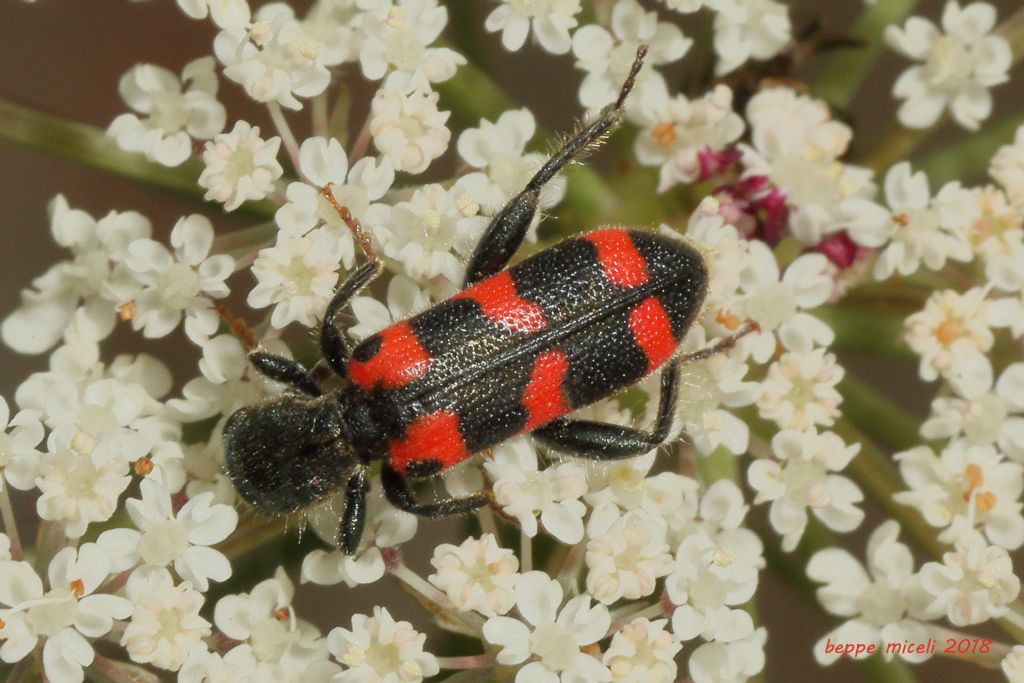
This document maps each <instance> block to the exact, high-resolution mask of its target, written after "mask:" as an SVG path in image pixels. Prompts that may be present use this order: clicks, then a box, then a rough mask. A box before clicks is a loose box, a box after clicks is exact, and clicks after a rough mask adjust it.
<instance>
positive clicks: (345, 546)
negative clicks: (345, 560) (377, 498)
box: [338, 467, 370, 555]
mask: <svg viewBox="0 0 1024 683" xmlns="http://www.w3.org/2000/svg"><path fill="white" fill-rule="evenodd" d="M369 488H370V486H369V484H368V483H367V481H366V469H365V468H362V467H357V468H356V469H355V471H354V472H352V474H350V475H349V478H348V483H347V484H346V485H345V512H344V514H342V516H341V524H340V525H339V526H338V546H339V547H340V548H341V552H343V553H344V554H346V555H354V554H355V552H356V550H358V549H359V541H360V539H362V537H363V527H364V526H366V491H367V489H369Z"/></svg>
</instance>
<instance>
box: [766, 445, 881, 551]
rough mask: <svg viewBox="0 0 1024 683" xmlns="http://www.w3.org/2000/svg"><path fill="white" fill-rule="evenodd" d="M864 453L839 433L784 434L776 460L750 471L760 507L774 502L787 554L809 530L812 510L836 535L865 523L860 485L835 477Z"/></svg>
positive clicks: (774, 515)
mask: <svg viewBox="0 0 1024 683" xmlns="http://www.w3.org/2000/svg"><path fill="white" fill-rule="evenodd" d="M859 450H860V444H851V445H849V446H847V445H846V444H845V443H843V440H842V439H841V438H840V437H839V436H838V435H837V434H834V433H833V432H822V433H821V434H818V433H817V432H816V431H815V430H813V429H810V430H806V431H801V430H797V429H784V430H782V431H780V432H779V433H777V434H776V435H775V436H774V437H772V453H773V454H774V455H775V457H776V458H778V460H779V462H776V461H774V460H764V459H762V460H755V461H754V462H753V463H752V464H751V466H750V469H749V470H747V478H748V479H749V481H750V485H751V487H753V489H754V490H755V491H757V497H756V498H755V499H754V503H763V502H766V501H772V505H771V512H770V519H771V524H772V526H773V527H774V528H775V530H776V531H778V532H779V533H781V534H782V536H783V538H782V549H783V550H785V551H787V552H789V551H791V550H793V549H794V548H796V545H797V543H798V542H799V541H800V537H801V536H803V533H804V529H805V528H806V526H807V510H808V509H810V511H811V512H813V513H814V516H815V517H817V518H818V519H820V520H821V521H822V522H823V523H824V524H825V526H827V527H828V528H830V529H833V530H835V531H843V532H845V531H852V530H853V529H855V528H857V526H858V525H859V524H860V522H861V520H862V519H864V511H863V510H860V509H859V508H857V507H856V504H857V503H859V502H860V501H862V500H864V494H862V493H861V491H860V489H859V488H857V485H856V484H854V483H853V482H852V481H850V480H849V479H847V478H846V477H842V476H839V475H838V474H835V473H836V472H841V471H842V470H844V469H845V468H846V466H847V465H848V464H850V461H851V460H852V459H853V457H854V456H855V455H856V454H857V452H858V451H859Z"/></svg>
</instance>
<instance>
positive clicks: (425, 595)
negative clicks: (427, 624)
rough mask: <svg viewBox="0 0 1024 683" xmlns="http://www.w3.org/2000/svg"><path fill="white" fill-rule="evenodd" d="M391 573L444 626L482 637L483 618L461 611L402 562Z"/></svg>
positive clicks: (475, 636)
mask: <svg viewBox="0 0 1024 683" xmlns="http://www.w3.org/2000/svg"><path fill="white" fill-rule="evenodd" d="M391 575H392V576H394V577H395V578H396V579H398V581H399V582H400V583H401V584H402V585H403V586H404V587H405V588H406V590H407V591H408V592H409V593H410V594H412V596H413V597H415V598H416V599H417V601H418V602H419V603H420V604H421V605H422V606H423V608H424V609H426V610H427V611H428V612H430V614H431V616H433V617H434V619H436V620H437V621H438V623H440V624H441V625H442V626H444V627H445V628H447V629H448V630H452V631H456V632H458V633H462V634H464V635H468V636H471V637H474V638H480V634H481V633H482V630H483V625H484V620H483V618H481V617H479V616H477V615H476V614H472V613H470V612H462V611H460V610H459V609H458V608H457V607H456V606H455V605H454V604H452V601H451V600H449V599H448V596H447V595H445V594H444V593H443V592H442V591H440V590H438V589H437V588H436V587H435V586H433V585H432V584H431V583H429V582H428V581H427V580H426V579H424V578H422V577H421V576H420V575H419V574H417V573H416V572H414V571H412V570H411V569H409V568H408V567H407V566H405V565H404V564H402V563H401V562H400V563H398V564H397V565H395V567H394V568H393V569H391Z"/></svg>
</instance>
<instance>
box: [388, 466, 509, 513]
mask: <svg viewBox="0 0 1024 683" xmlns="http://www.w3.org/2000/svg"><path fill="white" fill-rule="evenodd" d="M380 483H381V486H382V487H383V488H384V497H385V498H387V499H388V502H390V503H391V504H392V505H394V506H395V507H396V508H398V509H399V510H403V511H405V512H409V513H412V514H414V515H418V516H420V517H449V516H451V515H461V514H462V513H464V512H472V511H473V510H476V509H477V508H480V507H483V506H484V505H487V503H488V502H489V501H490V498H489V497H488V495H487V494H486V493H477V494H474V495H472V496H466V497H465V498H448V499H446V500H439V501H437V502H434V503H417V502H416V499H415V498H414V497H413V495H412V491H410V490H409V485H408V483H407V482H406V481H405V477H403V476H402V474H401V473H400V472H399V471H398V470H396V469H395V468H393V467H391V466H389V465H388V464H387V463H385V464H384V466H383V467H381V470H380Z"/></svg>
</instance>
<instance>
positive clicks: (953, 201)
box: [853, 161, 978, 280]
mask: <svg viewBox="0 0 1024 683" xmlns="http://www.w3.org/2000/svg"><path fill="white" fill-rule="evenodd" d="M885 196H886V200H887V201H888V204H889V206H890V208H891V209H892V216H891V217H890V219H889V220H888V221H885V222H884V223H881V224H879V226H878V227H880V228H881V230H880V232H877V233H873V234H872V233H870V232H868V231H863V230H862V231H858V232H856V233H854V234H853V237H854V239H856V240H857V241H858V242H859V243H861V244H863V245H865V246H869V247H883V249H882V252H881V253H880V254H879V255H878V258H877V260H876V261H875V266H874V275H875V277H876V278H877V279H879V280H884V279H885V278H888V277H889V276H891V275H892V274H893V273H899V274H900V275H904V276H906V275H911V274H913V273H914V272H916V271H917V269H918V268H920V267H921V264H922V263H923V264H924V265H925V267H927V268H928V269H930V270H938V269H939V268H941V267H942V266H943V265H945V263H946V260H947V259H953V260H955V261H969V260H970V259H971V245H970V242H969V241H968V239H967V236H968V230H969V229H970V227H971V224H972V223H973V222H974V220H975V218H977V216H978V202H977V200H976V199H975V197H974V195H973V194H972V193H971V192H970V190H965V189H963V188H962V187H961V186H960V183H958V182H952V183H946V184H945V185H944V186H943V187H942V189H941V190H939V193H938V194H937V195H935V197H934V199H933V198H932V197H931V193H930V192H929V189H928V177H927V176H926V175H925V174H924V172H923V171H918V172H917V173H912V172H911V170H910V163H909V162H906V161H903V162H900V163H898V164H896V165H895V166H893V167H892V168H891V169H889V172H888V173H887V174H886V176H885Z"/></svg>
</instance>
